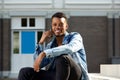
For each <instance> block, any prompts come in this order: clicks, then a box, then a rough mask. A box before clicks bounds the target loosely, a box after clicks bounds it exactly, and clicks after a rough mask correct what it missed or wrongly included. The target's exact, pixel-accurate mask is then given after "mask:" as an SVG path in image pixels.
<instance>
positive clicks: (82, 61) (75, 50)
mask: <svg viewBox="0 0 120 80" xmlns="http://www.w3.org/2000/svg"><path fill="white" fill-rule="evenodd" d="M42 51H43V52H45V53H46V57H45V58H44V59H43V61H42V63H41V65H40V67H41V68H42V67H45V66H47V65H48V64H49V63H51V62H52V61H53V60H54V58H55V57H57V56H60V55H62V54H68V55H70V56H71V57H72V58H73V59H74V61H75V62H76V63H77V64H79V66H80V67H81V68H82V80H89V77H88V70H87V61H86V53H85V49H84V45H83V40H82V37H81V35H80V34H79V33H77V32H71V33H68V32H66V33H65V37H64V39H63V42H62V46H58V47H57V44H56V40H55V38H53V40H52V41H51V42H50V43H48V44H47V46H46V47H45V49H43V46H42V45H41V44H38V45H37V47H36V51H35V53H34V59H35V58H36V57H37V56H38V55H39V53H40V52H42Z"/></svg>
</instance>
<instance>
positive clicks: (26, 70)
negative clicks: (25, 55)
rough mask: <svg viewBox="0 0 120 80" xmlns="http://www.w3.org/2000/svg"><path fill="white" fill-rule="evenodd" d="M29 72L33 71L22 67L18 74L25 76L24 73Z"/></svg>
mask: <svg viewBox="0 0 120 80" xmlns="http://www.w3.org/2000/svg"><path fill="white" fill-rule="evenodd" d="M31 71H33V68H30V67H24V68H21V69H20V71H19V74H26V73H28V72H31Z"/></svg>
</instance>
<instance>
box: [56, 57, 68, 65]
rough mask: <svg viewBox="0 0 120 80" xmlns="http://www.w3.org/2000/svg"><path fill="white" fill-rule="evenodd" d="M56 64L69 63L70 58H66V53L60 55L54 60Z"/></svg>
mask: <svg viewBox="0 0 120 80" xmlns="http://www.w3.org/2000/svg"><path fill="white" fill-rule="evenodd" d="M55 62H56V64H64V63H65V64H70V60H69V58H68V55H61V56H58V57H57V58H56V60H55Z"/></svg>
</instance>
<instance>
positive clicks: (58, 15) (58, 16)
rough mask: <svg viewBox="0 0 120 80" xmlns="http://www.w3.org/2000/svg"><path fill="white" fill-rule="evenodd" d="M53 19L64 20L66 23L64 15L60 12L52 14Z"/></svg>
mask: <svg viewBox="0 0 120 80" xmlns="http://www.w3.org/2000/svg"><path fill="white" fill-rule="evenodd" d="M54 17H57V18H65V19H66V21H67V17H66V15H65V14H64V13H62V12H57V13H55V14H53V16H52V19H53V18H54Z"/></svg>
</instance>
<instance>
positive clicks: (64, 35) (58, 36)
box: [55, 34, 65, 37]
mask: <svg viewBox="0 0 120 80" xmlns="http://www.w3.org/2000/svg"><path fill="white" fill-rule="evenodd" d="M55 36H56V37H63V36H65V34H62V35H55Z"/></svg>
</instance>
